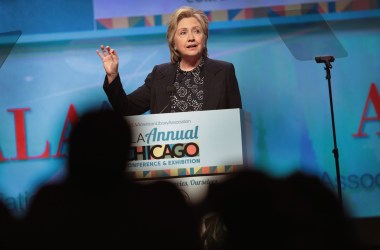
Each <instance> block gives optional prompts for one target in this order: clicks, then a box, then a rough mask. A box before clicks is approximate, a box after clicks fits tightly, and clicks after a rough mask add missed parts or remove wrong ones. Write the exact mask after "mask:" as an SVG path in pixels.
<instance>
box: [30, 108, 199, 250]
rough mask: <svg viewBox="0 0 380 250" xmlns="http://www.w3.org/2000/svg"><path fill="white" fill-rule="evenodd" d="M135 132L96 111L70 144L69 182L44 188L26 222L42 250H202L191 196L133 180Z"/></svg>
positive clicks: (171, 187) (73, 133) (170, 186)
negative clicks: (131, 151)
mask: <svg viewBox="0 0 380 250" xmlns="http://www.w3.org/2000/svg"><path fill="white" fill-rule="evenodd" d="M130 142H131V131H130V129H129V126H128V124H127V122H126V120H125V119H124V118H123V117H121V116H119V115H117V114H116V113H115V112H113V111H111V110H104V111H89V112H87V113H85V114H84V115H83V116H82V117H81V118H80V119H79V121H78V123H77V124H75V125H74V126H73V128H72V131H71V134H70V137H69V153H68V161H67V162H68V165H67V169H68V175H67V178H66V179H65V181H64V182H63V183H61V184H52V185H46V186H44V187H42V188H41V189H40V190H39V191H38V192H37V194H36V195H35V197H34V199H33V200H32V203H31V205H30V208H29V211H28V213H27V215H26V217H25V219H24V232H25V238H26V239H27V241H25V242H27V243H25V245H24V246H28V247H31V248H33V247H36V248H38V249H52V248H53V249H68V248H71V247H73V246H75V247H79V248H86V249H100V248H101V249H119V248H131V249H165V250H171V249H173V250H174V249H178V250H179V249H181V250H183V249H185V250H186V249H189V250H190V249H191V250H197V249H200V234H199V228H198V225H199V223H198V222H197V220H196V218H195V214H194V213H193V210H192V209H191V207H190V205H189V203H188V202H187V200H186V199H185V197H184V195H183V194H182V193H181V192H180V190H179V189H177V187H176V186H175V185H174V184H172V183H169V182H165V181H153V182H146V181H134V180H132V179H130V178H128V175H127V173H126V166H127V159H128V153H129V151H128V150H129V148H130Z"/></svg>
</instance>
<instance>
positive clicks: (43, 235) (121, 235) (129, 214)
mask: <svg viewBox="0 0 380 250" xmlns="http://www.w3.org/2000/svg"><path fill="white" fill-rule="evenodd" d="M130 142H131V131H130V128H129V126H128V124H127V122H126V120H125V119H124V118H123V117H121V116H119V115H118V114H116V113H115V112H113V111H111V110H102V111H94V110H92V111H88V112H86V113H85V114H84V115H83V116H81V117H80V119H79V121H78V122H77V124H73V127H72V130H71V133H70V137H69V150H68V158H67V177H66V178H65V179H64V180H63V181H62V182H61V183H55V184H48V185H45V186H43V187H41V189H39V190H38V192H37V193H36V194H35V196H34V198H33V199H32V201H31V204H30V207H29V209H28V211H27V214H26V216H25V217H24V218H23V219H22V221H21V222H22V223H19V222H18V221H17V220H15V218H14V217H13V216H12V214H11V213H10V211H9V210H8V208H7V207H6V206H5V205H4V204H2V203H0V234H1V235H0V237H1V241H0V247H3V249H16V248H19V249H35V248H36V249H69V248H72V247H75V248H84V249H121V248H127V249H128V248H129V249H155V250H177V249H178V250H232V249H234V250H236V249H251V248H292V249H337V248H349V249H359V248H360V246H361V245H360V242H359V241H358V239H357V236H356V234H355V231H354V229H353V227H352V225H351V223H350V220H349V213H348V210H347V209H345V208H344V206H342V204H341V203H340V200H339V199H338V197H337V196H336V194H335V193H334V192H333V191H332V190H330V189H329V188H327V187H326V186H324V185H323V183H322V182H321V180H320V179H318V178H317V177H315V176H310V175H306V174H304V173H300V172H296V173H293V174H291V175H289V176H287V177H284V178H275V177H272V176H270V175H268V174H265V173H264V172H260V171H258V170H255V168H244V169H242V170H241V171H238V172H236V173H231V174H228V175H226V178H225V179H224V180H223V181H220V182H219V183H214V184H210V185H209V189H208V192H207V195H206V197H205V199H204V200H203V202H201V203H200V204H198V205H197V206H195V205H194V204H192V203H191V202H189V200H188V197H185V195H184V194H183V193H182V192H181V190H180V189H178V188H177V186H176V185H175V184H173V183H172V182H169V181H167V180H133V179H131V178H129V177H128V175H127V170H126V166H127V161H128V153H129V150H130ZM16 232H17V235H18V238H19V239H20V240H19V241H18V242H17V245H16V244H13V245H12V246H13V247H11V248H9V247H8V245H9V243H10V240H11V239H12V234H13V233H16ZM20 234H21V235H20ZM13 238H14V237H13ZM15 246H17V247H15ZM7 247H8V248H7Z"/></svg>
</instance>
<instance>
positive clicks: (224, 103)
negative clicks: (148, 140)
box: [103, 58, 242, 116]
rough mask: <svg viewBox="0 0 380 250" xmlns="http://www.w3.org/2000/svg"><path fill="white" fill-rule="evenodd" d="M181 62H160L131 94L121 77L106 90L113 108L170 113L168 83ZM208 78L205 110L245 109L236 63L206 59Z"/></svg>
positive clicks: (127, 111) (134, 112) (125, 112)
mask: <svg viewBox="0 0 380 250" xmlns="http://www.w3.org/2000/svg"><path fill="white" fill-rule="evenodd" d="M176 67H177V64H172V63H164V64H160V65H156V66H155V67H154V68H153V70H152V72H151V73H149V74H148V76H147V77H146V79H145V83H144V84H143V85H141V86H140V87H139V88H137V89H136V90H135V91H133V92H132V93H130V94H126V93H125V91H124V89H123V85H122V84H121V80H120V77H119V76H118V77H116V79H115V80H114V81H113V82H112V83H111V84H108V82H107V77H106V78H105V80H104V84H103V89H104V91H105V93H106V95H107V97H108V100H109V102H110V103H111V105H112V107H113V109H114V110H115V111H116V112H118V113H120V114H121V115H123V116H127V115H140V114H143V113H145V112H147V111H149V110H150V113H152V114H157V113H167V112H169V111H170V109H169V108H166V106H167V105H168V103H169V101H170V99H169V93H168V91H167V86H168V85H170V84H173V83H174V81H175V75H176V69H177V68H176ZM204 67H205V68H204V72H205V80H204V83H203V91H204V93H203V110H216V109H232V108H240V109H242V102H241V96H240V90H239V85H238V82H237V79H236V75H235V67H234V65H233V64H232V63H229V62H225V61H220V60H214V59H210V58H205V62H204Z"/></svg>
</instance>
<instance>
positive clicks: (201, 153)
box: [126, 109, 250, 178]
mask: <svg viewBox="0 0 380 250" xmlns="http://www.w3.org/2000/svg"><path fill="white" fill-rule="evenodd" d="M246 116H247V114H245V113H244V112H243V111H242V110H240V109H228V110H215V111H199V112H183V113H168V114H153V115H138V116H128V117H126V119H127V121H128V123H129V124H130V126H131V128H132V143H131V145H132V149H131V151H130V154H129V163H128V172H130V173H131V174H132V176H134V177H135V178H159V177H178V176H193V175H205V174H221V173H227V172H232V171H235V170H236V169H237V168H238V167H239V166H242V165H244V164H248V162H247V161H248V160H247V159H248V157H247V156H246V155H245V152H246V150H247V145H246V140H245V136H246V132H245V131H244V128H245V127H249V129H250V126H242V124H243V125H244V121H245V120H246ZM249 120H250V119H249Z"/></svg>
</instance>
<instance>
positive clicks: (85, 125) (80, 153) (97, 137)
mask: <svg viewBox="0 0 380 250" xmlns="http://www.w3.org/2000/svg"><path fill="white" fill-rule="evenodd" d="M130 141H131V132H130V128H129V126H128V124H127V122H126V120H125V119H124V118H123V117H122V116H120V115H118V114H116V113H115V112H114V111H111V110H103V111H88V112H87V113H85V114H84V115H83V116H82V117H81V118H80V119H79V121H78V123H77V124H75V125H74V127H73V129H72V131H71V134H70V138H69V158H68V164H69V166H68V170H69V173H68V174H69V178H71V180H78V181H84V180H90V179H95V180H96V179H97V178H99V179H101V180H102V181H107V180H112V179H114V178H118V177H120V176H124V174H125V168H126V164H127V159H128V151H129V147H130Z"/></svg>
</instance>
